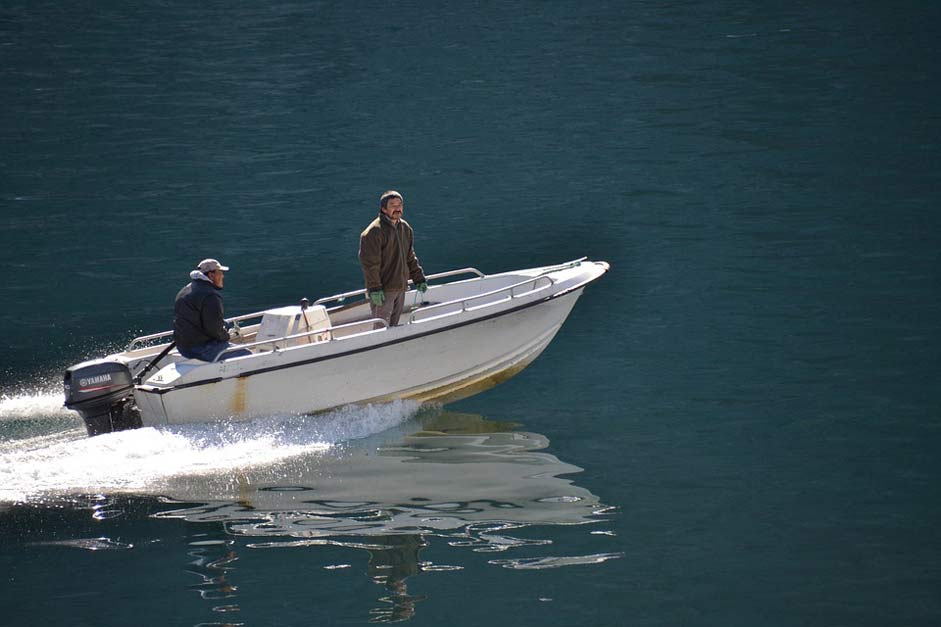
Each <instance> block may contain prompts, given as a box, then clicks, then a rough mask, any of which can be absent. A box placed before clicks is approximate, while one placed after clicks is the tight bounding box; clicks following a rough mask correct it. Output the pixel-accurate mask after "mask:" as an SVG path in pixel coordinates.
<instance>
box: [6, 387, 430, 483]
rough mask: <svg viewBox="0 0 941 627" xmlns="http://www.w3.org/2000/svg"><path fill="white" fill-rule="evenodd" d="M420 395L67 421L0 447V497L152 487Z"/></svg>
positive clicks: (332, 438) (340, 428)
mask: <svg viewBox="0 0 941 627" xmlns="http://www.w3.org/2000/svg"><path fill="white" fill-rule="evenodd" d="M419 407H420V404H419V403H416V402H410V401H399V402H394V403H389V404H384V405H370V406H365V407H355V406H351V407H345V408H341V409H338V410H336V411H333V412H328V413H324V414H319V415H315V416H273V417H270V418H265V419H259V420H255V421H251V422H244V423H206V424H200V425H186V426H178V427H168V428H144V429H134V430H131V431H122V432H118V433H109V434H105V435H100V436H97V437H94V438H88V437H85V434H84V429H70V430H68V431H61V432H56V433H53V434H47V435H38V436H35V437H28V438H23V439H19V440H14V441H10V442H5V443H4V446H3V447H2V448H0V501H27V500H36V499H41V498H45V497H47V496H52V495H67V494H80V493H98V492H153V491H155V490H159V489H160V488H161V487H162V486H164V485H166V484H167V482H168V480H169V479H171V478H173V477H181V476H194V475H195V476H206V475H216V474H225V473H230V472H231V471H233V470H245V469H249V468H259V467H264V466H269V465H272V464H275V463H278V462H281V461H283V460H285V459H288V458H291V457H295V456H299V455H305V454H316V453H318V452H322V451H325V450H327V449H329V448H331V447H332V446H333V445H335V444H337V443H340V442H344V441H347V440H355V439H360V438H365V437H368V436H370V435H373V434H375V433H379V432H381V431H384V430H386V429H389V428H391V427H394V426H396V425H398V424H401V423H403V422H405V421H406V420H408V419H409V418H411V417H412V416H413V415H415V413H416V412H417V411H418V409H419Z"/></svg>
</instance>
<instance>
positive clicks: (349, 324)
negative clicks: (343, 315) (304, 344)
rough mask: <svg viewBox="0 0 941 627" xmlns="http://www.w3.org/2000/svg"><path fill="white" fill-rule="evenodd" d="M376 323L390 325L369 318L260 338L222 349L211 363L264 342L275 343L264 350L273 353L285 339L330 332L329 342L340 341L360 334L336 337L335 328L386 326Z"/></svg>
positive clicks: (379, 319) (380, 319) (377, 319)
mask: <svg viewBox="0 0 941 627" xmlns="http://www.w3.org/2000/svg"><path fill="white" fill-rule="evenodd" d="M376 323H379V324H381V325H382V326H383V327H384V328H388V326H389V325H388V324H387V323H386V321H385V320H383V319H382V318H369V319H368V320H357V321H356V322H347V323H346V324H340V325H337V326H335V327H334V326H329V327H324V328H323V329H315V330H313V331H304V332H303V333H295V334H294V335H284V336H282V337H274V338H267V339H264V340H259V341H257V342H250V343H248V344H232V345H231V346H229V347H228V348H226V349H225V350H224V351H222V352H221V353H219V354H218V355H216V358H215V359H213V360H212V362H210V363H216V362H217V361H219V360H220V358H221V357H222V356H223V355H225V354H227V353H231V352H233V351H238V350H243V349H246V348H253V347H255V346H261V345H263V344H275V347H274V348H272V349H271V350H267V351H264V352H266V353H273V352H275V351H276V350H281V349H279V348H278V347H277V345H276V344H277V343H278V342H284V341H287V340H296V339H299V338H302V337H309V336H312V335H318V334H320V333H328V334H330V339H329V340H327V341H328V342H333V341H334V340H336V341H339V340H344V339H349V338H351V337H355V336H356V335H359V334H358V333H357V334H355V335H348V336H345V337H340V338H338V337H335V336H334V334H333V332H334V331H335V330H337V329H346V328H349V327H355V326H358V325H362V324H372V325H373V327H374V328H372V329H370V331H381V330H384V328H383V329H376V328H375V325H376Z"/></svg>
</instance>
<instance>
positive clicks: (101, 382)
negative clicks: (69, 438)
mask: <svg viewBox="0 0 941 627" xmlns="http://www.w3.org/2000/svg"><path fill="white" fill-rule="evenodd" d="M63 383H64V386H65V406H66V407H67V408H69V409H74V410H75V411H77V412H78V413H79V415H81V417H82V420H84V421H85V428H86V429H87V430H88V435H90V436H92V435H98V434H101V433H111V432H112V431H123V430H124V429H136V428H137V427H140V426H141V420H140V413H139V412H138V411H137V407H136V406H135V405H134V380H133V377H132V376H131V371H130V369H129V368H128V367H127V365H126V364H124V363H121V362H119V361H113V360H108V359H96V360H93V361H86V362H83V363H81V364H78V365H75V366H72V367H71V368H68V369H67V370H66V371H65V379H64V381H63Z"/></svg>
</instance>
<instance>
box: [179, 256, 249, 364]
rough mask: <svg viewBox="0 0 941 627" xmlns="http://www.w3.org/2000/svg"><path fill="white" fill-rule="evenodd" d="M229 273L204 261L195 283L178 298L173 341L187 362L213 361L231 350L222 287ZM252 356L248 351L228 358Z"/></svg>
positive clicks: (215, 263) (211, 261) (192, 274)
mask: <svg viewBox="0 0 941 627" xmlns="http://www.w3.org/2000/svg"><path fill="white" fill-rule="evenodd" d="M228 269H229V268H228V267H226V266H224V265H222V264H221V263H219V262H218V261H216V260H215V259H203V260H202V261H200V262H199V265H197V266H196V269H195V270H193V271H192V272H190V278H191V279H192V281H190V282H189V284H188V285H185V286H184V287H183V289H181V290H180V291H179V293H178V294H177V295H176V304H175V305H174V308H173V310H174V315H173V341H174V342H176V348H177V350H178V351H180V354H181V355H183V356H184V357H186V358H187V359H202V360H203V361H212V360H213V359H215V358H216V356H217V355H218V354H219V353H221V352H222V351H224V350H225V349H227V348H228V347H229V332H228V331H227V330H226V327H225V320H224V318H223V310H222V283H223V278H224V275H225V272H226V271H227V270H228ZM250 354H251V353H250V352H249V351H247V350H244V351H240V352H239V353H229V354H228V355H226V357H238V356H240V355H250Z"/></svg>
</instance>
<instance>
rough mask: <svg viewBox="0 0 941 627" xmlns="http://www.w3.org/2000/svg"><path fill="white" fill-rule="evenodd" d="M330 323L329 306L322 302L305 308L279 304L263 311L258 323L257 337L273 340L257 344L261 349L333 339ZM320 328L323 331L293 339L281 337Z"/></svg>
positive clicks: (257, 340)
mask: <svg viewBox="0 0 941 627" xmlns="http://www.w3.org/2000/svg"><path fill="white" fill-rule="evenodd" d="M329 327H330V316H329V314H328V313H327V308H326V307H324V306H323V305H311V306H309V307H307V308H306V309H302V308H301V307H300V306H299V305H290V306H287V307H278V308H276V309H268V310H266V311H265V312H264V315H263V316H262V318H261V324H260V325H259V326H258V333H257V335H256V336H255V341H256V342H264V341H265V340H272V342H270V343H266V344H261V345H259V346H258V347H257V348H258V349H260V350H273V349H274V348H275V347H277V348H287V347H289V346H298V345H304V344H315V343H317V342H326V341H328V340H329V339H330V332H329V331H328V330H327V329H329ZM321 330H323V332H321V333H312V334H311V335H306V336H304V337H298V338H292V339H290V340H281V339H280V338H283V337H286V336H289V335H297V334H299V333H309V332H311V331H321ZM277 340H280V341H277Z"/></svg>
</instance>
